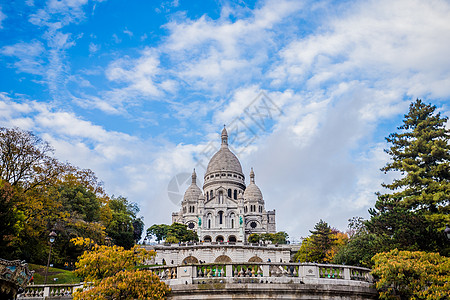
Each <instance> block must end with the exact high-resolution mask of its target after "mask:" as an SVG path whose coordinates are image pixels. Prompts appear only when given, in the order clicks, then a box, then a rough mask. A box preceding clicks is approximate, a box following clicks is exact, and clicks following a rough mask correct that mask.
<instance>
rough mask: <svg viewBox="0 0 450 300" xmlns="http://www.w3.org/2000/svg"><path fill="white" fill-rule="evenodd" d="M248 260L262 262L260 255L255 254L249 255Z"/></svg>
mask: <svg viewBox="0 0 450 300" xmlns="http://www.w3.org/2000/svg"><path fill="white" fill-rule="evenodd" d="M248 262H263V260H262V258H261V257H259V256H256V255H255V256H252V257H250V259H249V260H248Z"/></svg>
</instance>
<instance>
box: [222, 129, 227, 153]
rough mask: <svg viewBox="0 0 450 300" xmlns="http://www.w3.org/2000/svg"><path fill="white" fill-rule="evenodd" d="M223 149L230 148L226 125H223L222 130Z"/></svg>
mask: <svg viewBox="0 0 450 300" xmlns="http://www.w3.org/2000/svg"><path fill="white" fill-rule="evenodd" d="M222 147H228V132H227V129H226V128H225V124H224V125H223V130H222Z"/></svg>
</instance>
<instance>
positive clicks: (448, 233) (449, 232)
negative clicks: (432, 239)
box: [444, 224, 450, 241]
mask: <svg viewBox="0 0 450 300" xmlns="http://www.w3.org/2000/svg"><path fill="white" fill-rule="evenodd" d="M444 233H445V237H446V238H447V240H449V241H450V227H448V224H447V225H445V229H444Z"/></svg>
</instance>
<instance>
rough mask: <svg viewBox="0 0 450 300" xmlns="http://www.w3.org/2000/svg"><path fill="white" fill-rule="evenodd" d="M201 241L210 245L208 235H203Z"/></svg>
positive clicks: (210, 239)
mask: <svg viewBox="0 0 450 300" xmlns="http://www.w3.org/2000/svg"><path fill="white" fill-rule="evenodd" d="M203 241H204V242H207V243H210V242H211V241H212V238H211V237H210V236H209V235H205V236H204V237H203Z"/></svg>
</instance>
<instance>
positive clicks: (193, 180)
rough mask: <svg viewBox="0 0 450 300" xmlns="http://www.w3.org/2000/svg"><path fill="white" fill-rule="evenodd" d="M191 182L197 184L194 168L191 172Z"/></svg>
mask: <svg viewBox="0 0 450 300" xmlns="http://www.w3.org/2000/svg"><path fill="white" fill-rule="evenodd" d="M192 184H195V185H197V174H196V173H195V168H194V171H193V172H192Z"/></svg>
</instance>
